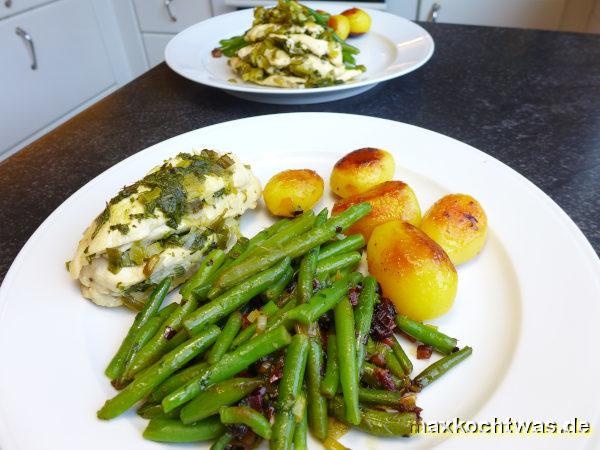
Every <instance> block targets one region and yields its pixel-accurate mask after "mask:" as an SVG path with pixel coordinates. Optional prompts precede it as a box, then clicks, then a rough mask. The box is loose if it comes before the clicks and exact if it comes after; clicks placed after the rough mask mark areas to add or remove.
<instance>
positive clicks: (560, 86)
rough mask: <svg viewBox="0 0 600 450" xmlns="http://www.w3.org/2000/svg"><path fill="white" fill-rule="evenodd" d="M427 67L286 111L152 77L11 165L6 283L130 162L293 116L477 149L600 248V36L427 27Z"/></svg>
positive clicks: (6, 176) (1, 184) (2, 232)
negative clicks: (68, 209)
mask: <svg viewBox="0 0 600 450" xmlns="http://www.w3.org/2000/svg"><path fill="white" fill-rule="evenodd" d="M425 27H426V28H427V29H428V30H429V31H430V33H431V34H432V35H433V38H434V40H435V43H436V51H435V54H434V55H433V58H432V59H431V61H430V62H429V63H428V64H427V65H426V66H424V67H423V68H421V69H420V70H418V71H416V72H414V73H411V74H409V75H407V76H404V77H401V78H398V79H396V80H392V81H388V82H386V83H383V84H381V85H379V86H378V87H376V88H375V89H373V90H371V91H369V92H367V93H365V94H363V95H360V96H358V97H353V98H350V99H347V100H341V101H337V102H332V103H324V104H320V105H307V106H275V105H263V104H258V103H251V102H247V101H243V100H239V99H237V98H233V97H230V96H228V95H227V94H224V93H222V92H220V91H218V90H215V89H212V88H208V87H204V86H200V85H197V84H194V83H192V82H190V81H187V80H185V79H183V78H181V77H180V76H178V75H176V74H175V73H173V72H172V71H170V70H169V69H168V68H167V67H166V66H165V65H164V64H161V65H159V66H158V67H156V68H154V69H152V70H150V71H149V72H147V73H146V74H144V75H142V76H141V77H139V78H138V79H136V80H134V81H133V82H131V83H129V84H128V85H126V86H125V87H123V88H122V89H120V90H118V91H117V92H115V93H113V94H112V95H110V96H108V97H107V98H105V99H104V100H102V101H101V102H99V103H97V104H96V105H94V106H93V107H91V108H89V109H88V110H86V111H84V112H83V113H81V114H79V115H77V116H76V117H75V118H73V119H72V120H70V121H69V122H67V123H65V124H64V125H62V126H61V127H59V128H57V129H56V130H54V131H52V132H50V133H48V134H47V135H46V136H44V137H43V138H41V139H39V140H38V141H36V142H34V143H33V144H31V145H29V146H28V147H27V148H25V149H24V150H22V151H21V152H19V153H17V154H16V155H14V156H12V157H11V158H9V159H8V160H6V161H4V162H2V163H0V211H1V222H0V242H1V243H2V244H1V245H0V279H3V278H4V275H5V274H6V271H7V270H8V268H9V267H10V264H11V263H12V261H13V259H14V258H15V256H16V255H17V253H18V252H19V250H20V249H21V247H22V246H23V245H24V244H25V242H26V241H27V239H28V238H29V236H30V235H31V234H32V233H33V232H34V231H35V229H36V228H37V227H38V226H39V225H40V224H41V223H42V221H43V220H44V219H45V218H46V217H47V216H48V215H49V214H50V213H51V212H52V211H53V210H54V209H55V208H56V207H57V206H58V205H60V204H61V203H62V202H63V201H64V200H65V199H66V198H67V197H68V196H70V195H71V194H72V193H73V192H75V191H76V190H77V189H79V188H80V187H81V186H82V185H83V184H85V183H86V182H88V181H89V180H91V179H92V178H94V177H95V176H96V175H98V174H99V173H101V172H102V171H104V170H105V169H107V168H109V167H111V166H112V165H114V164H116V163H117V162H119V161H121V160H122V159H124V158H126V157H127V156H129V155H132V154H133V153H136V152H138V151H140V150H142V149H144V148H146V147H148V146H150V145H152V144H155V143H157V142H159V141H162V140H164V139H167V138H169V137H172V136H175V135H178V134H180V133H184V132H186V131H190V130H193V129H196V128H201V127H204V126H207V125H212V124H215V123H219V122H225V121H228V120H232V119H239V118H243V117H248V116H255V115H262V114H273V113H280V112H290V111H328V112H345V113H353V114H364V115H368V116H376V117H383V118H387V119H393V120H397V121H401V122H407V123H410V124H414V125H418V126H420V127H424V128H428V129H431V130H434V131H437V132H440V133H443V134H446V135H448V136H451V137H453V138H456V139H458V140H461V141H463V142H466V143H468V144H470V145H472V146H474V147H477V148H479V149H481V150H483V151H484V152H487V153H489V154H490V155H492V156H494V157H495V158H498V159H499V160H501V161H503V162H504V163H506V164H508V165H509V166H511V167H512V168H514V169H515V170H517V171H518V172H520V173H522V174H523V175H525V176H526V177H527V178H529V179H530V180H531V181H533V182H534V183H535V184H536V185H538V186H539V187H541V188H542V189H543V190H544V191H545V192H546V193H547V194H549V195H550V197H552V198H553V199H554V200H555V201H556V202H557V203H558V204H559V205H560V206H561V207H562V208H563V209H564V210H565V211H566V212H567V213H568V214H569V215H570V216H571V217H572V218H573V220H574V221H575V222H576V223H577V225H579V227H580V228H581V229H582V230H583V232H584V234H585V235H586V236H587V238H588V239H589V240H590V241H591V243H592V245H593V246H594V248H595V249H596V252H597V253H600V36H594V35H586V34H572V33H557V32H546V31H527V30H516V29H505V28H487V27H472V26H456V25H442V24H426V25H425Z"/></svg>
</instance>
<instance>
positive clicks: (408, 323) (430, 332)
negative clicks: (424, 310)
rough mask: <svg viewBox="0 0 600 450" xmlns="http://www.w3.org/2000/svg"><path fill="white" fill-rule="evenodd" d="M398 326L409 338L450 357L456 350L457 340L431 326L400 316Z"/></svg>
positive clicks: (397, 321)
mask: <svg viewBox="0 0 600 450" xmlns="http://www.w3.org/2000/svg"><path fill="white" fill-rule="evenodd" d="M396 325H397V326H398V328H400V329H401V330H402V331H404V332H405V333H406V334H408V335H409V336H412V337H413V338H415V339H416V340H417V341H419V342H422V343H423V344H425V345H430V346H431V347H433V348H434V349H435V350H437V351H438V352H440V353H442V354H444V355H449V354H450V353H452V352H453V351H454V349H455V348H456V339H454V338H451V337H449V336H446V335H445V334H444V333H442V332H440V331H438V330H436V329H435V328H433V327H431V326H429V325H425V324H424V323H421V322H417V321H415V320H412V319H409V318H408V317H406V316H403V315H400V314H398V315H397V316H396Z"/></svg>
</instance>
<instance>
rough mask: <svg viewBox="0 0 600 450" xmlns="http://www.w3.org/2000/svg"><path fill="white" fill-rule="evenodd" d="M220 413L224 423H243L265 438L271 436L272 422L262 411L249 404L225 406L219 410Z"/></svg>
mask: <svg viewBox="0 0 600 450" xmlns="http://www.w3.org/2000/svg"><path fill="white" fill-rule="evenodd" d="M219 415H220V417H221V423H222V424H225V425H232V424H235V423H241V424H244V425H247V426H248V427H250V429H251V430H252V431H254V432H255V433H256V434H257V435H259V436H260V437H262V438H263V439H270V438H271V424H270V423H269V421H268V420H267V419H266V418H265V416H263V415H262V414H261V413H259V412H258V411H256V410H254V409H252V408H250V407H248V406H224V407H222V408H221V410H220V411H219Z"/></svg>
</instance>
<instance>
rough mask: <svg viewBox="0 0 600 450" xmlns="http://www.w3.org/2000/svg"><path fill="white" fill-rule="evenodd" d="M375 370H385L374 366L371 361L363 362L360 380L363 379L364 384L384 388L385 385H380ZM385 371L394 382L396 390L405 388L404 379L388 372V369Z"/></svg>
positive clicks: (405, 382)
mask: <svg viewBox="0 0 600 450" xmlns="http://www.w3.org/2000/svg"><path fill="white" fill-rule="evenodd" d="M377 370H385V369H381V368H379V367H377V366H375V365H374V364H371V363H368V362H366V361H365V362H364V363H363V371H362V374H361V381H363V382H364V383H365V384H367V385H368V386H370V387H374V388H386V386H384V385H382V383H381V380H380V379H379V378H378V377H377V375H376V372H377ZM387 372H388V376H389V379H390V381H391V382H392V383H393V384H394V387H395V388H396V390H398V391H404V390H405V389H406V384H407V381H405V379H404V378H398V377H397V376H395V375H393V374H391V373H389V371H387Z"/></svg>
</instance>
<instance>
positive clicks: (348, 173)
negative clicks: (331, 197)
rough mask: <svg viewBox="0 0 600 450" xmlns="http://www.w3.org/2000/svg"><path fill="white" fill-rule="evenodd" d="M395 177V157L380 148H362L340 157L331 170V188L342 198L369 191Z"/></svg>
mask: <svg viewBox="0 0 600 450" xmlns="http://www.w3.org/2000/svg"><path fill="white" fill-rule="evenodd" d="M393 177H394V157H393V156H392V155H391V154H390V153H388V152H386V151H385V150H381V149H378V148H361V149H358V150H354V151H353V152H350V153H348V154H347V155H346V156H344V157H343V158H342V159H340V160H339V161H338V162H337V163H335V166H334V167H333V170H332V172H331V178H330V179H329V184H330V185H331V190H332V191H333V192H334V193H335V194H337V195H339V196H340V197H342V198H346V197H349V196H351V195H356V194H360V193H361V192H365V191H368V190H369V189H371V188H372V187H373V186H377V185H378V184H381V183H383V182H384V181H390V180H391V179H392V178H393Z"/></svg>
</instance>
